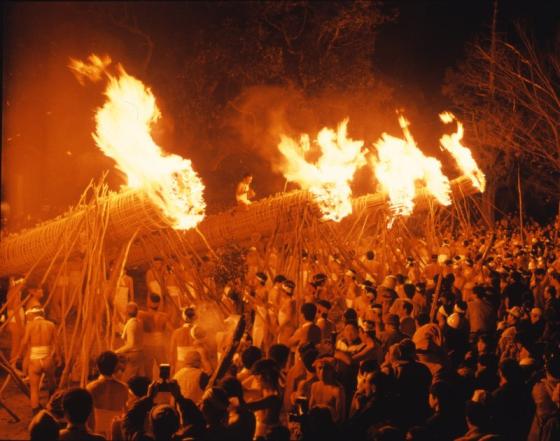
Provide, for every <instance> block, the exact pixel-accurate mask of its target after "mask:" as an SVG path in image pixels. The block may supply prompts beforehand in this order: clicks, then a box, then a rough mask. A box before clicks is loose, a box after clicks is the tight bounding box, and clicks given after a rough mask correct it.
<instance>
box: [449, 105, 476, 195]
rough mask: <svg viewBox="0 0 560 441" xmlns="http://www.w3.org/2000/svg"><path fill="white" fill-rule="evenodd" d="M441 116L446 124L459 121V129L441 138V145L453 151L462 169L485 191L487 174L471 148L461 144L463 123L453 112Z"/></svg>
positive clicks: (474, 183)
mask: <svg viewBox="0 0 560 441" xmlns="http://www.w3.org/2000/svg"><path fill="white" fill-rule="evenodd" d="M439 117H440V119H441V120H442V121H443V122H444V123H445V124H449V123H451V122H453V121H456V122H457V131H456V132H455V133H453V134H451V135H443V136H442V137H441V139H440V140H439V143H440V145H441V147H442V148H443V149H445V150H447V151H448V152H449V153H451V155H452V156H453V158H455V161H456V162H457V165H458V166H459V168H460V169H461V171H462V172H463V173H464V174H465V175H466V176H467V177H468V178H469V179H470V180H471V182H472V184H473V185H474V186H475V187H476V188H478V189H479V190H480V192H481V193H484V190H485V188H486V176H485V175H484V173H483V172H482V170H480V168H479V167H478V165H477V164H476V161H475V160H474V158H473V157H472V152H471V151H470V149H469V148H468V147H465V146H464V145H463V144H461V140H462V139H463V134H464V129H463V124H462V123H461V121H459V120H458V119H457V118H456V117H455V115H453V114H452V113H451V112H443V113H441V114H440V115H439Z"/></svg>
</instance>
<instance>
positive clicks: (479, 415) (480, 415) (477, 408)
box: [465, 400, 491, 432]
mask: <svg viewBox="0 0 560 441" xmlns="http://www.w3.org/2000/svg"><path fill="white" fill-rule="evenodd" d="M465 418H466V420H467V425H468V427H469V429H472V428H475V427H476V428H477V429H478V430H479V431H480V432H485V431H486V430H488V428H489V427H490V423H491V422H490V413H489V411H488V408H487V406H486V405H485V404H484V403H480V402H477V401H470V400H469V401H467V405H466V408H465Z"/></svg>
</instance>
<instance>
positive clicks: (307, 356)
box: [11, 218, 560, 441]
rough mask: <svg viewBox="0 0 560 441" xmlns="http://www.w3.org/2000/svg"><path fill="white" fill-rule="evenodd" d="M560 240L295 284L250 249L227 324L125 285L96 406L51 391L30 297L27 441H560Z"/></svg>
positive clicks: (508, 240) (438, 254)
mask: <svg viewBox="0 0 560 441" xmlns="http://www.w3.org/2000/svg"><path fill="white" fill-rule="evenodd" d="M559 227H560V218H559V219H558V220H557V221H556V222H553V223H551V224H549V225H547V226H541V225H538V224H536V223H531V224H529V225H525V226H524V228H523V230H522V231H521V230H520V229H519V225H516V224H515V223H514V222H513V221H511V219H504V220H502V221H501V222H499V223H497V224H496V226H495V227H494V228H493V229H492V230H490V229H488V228H486V227H482V226H479V227H473V228H471V229H469V232H468V233H465V232H462V233H456V234H452V233H449V234H448V235H446V236H444V239H443V240H442V242H441V244H440V246H439V247H437V248H436V249H432V250H428V248H427V247H426V249H424V250H422V252H418V253H416V258H414V257H412V256H402V261H401V263H399V264H398V265H397V264H396V263H395V261H394V260H390V259H386V258H382V251H381V247H380V246H378V243H377V242H371V243H367V244H365V245H364V249H363V250H362V249H360V250H356V251H355V254H354V255H353V256H352V259H350V260H348V259H347V258H345V257H343V256H339V255H336V254H333V255H330V256H329V258H328V262H326V263H325V262H324V261H321V262H319V259H318V258H317V257H316V256H315V255H313V253H312V252H309V253H308V252H304V255H303V256H302V257H301V261H302V264H301V266H300V272H299V273H298V274H297V275H294V274H291V278H290V277H288V275H287V274H281V273H280V272H279V271H276V266H275V259H274V258H270V256H267V257H266V258H265V257H264V256H263V254H262V253H261V252H260V251H259V250H258V249H257V248H251V249H250V250H249V252H248V254H247V256H246V265H247V271H246V273H245V276H244V278H243V280H237V281H233V282H232V283H229V284H227V285H226V286H225V287H224V286H219V287H217V286H216V285H214V288H215V289H218V288H219V290H220V295H219V296H221V298H220V299H219V302H217V303H219V308H214V309H211V308H208V307H205V306H204V305H203V304H202V302H201V303H200V304H199V303H196V302H194V303H189V302H188V301H186V300H185V298H186V297H185V293H184V292H182V291H183V290H184V287H185V286H188V287H189V288H188V289H189V290H190V291H192V292H190V293H189V296H188V298H189V299H190V300H191V301H192V299H193V298H195V299H196V298H198V299H202V297H203V296H202V295H201V294H200V293H199V294H198V295H197V293H196V292H194V291H196V290H195V289H194V288H193V286H194V284H189V283H187V284H185V283H178V281H177V278H180V277H181V275H180V273H179V271H178V269H177V268H176V271H170V270H169V268H171V267H172V266H173V262H165V261H164V259H161V258H156V259H155V260H154V262H153V263H152V266H151V268H150V269H149V270H148V272H147V273H146V275H145V285H146V287H147V298H146V305H145V307H144V305H141V306H139V304H140V303H141V302H135V301H134V294H133V291H134V286H133V285H134V284H133V283H132V279H130V278H127V277H128V276H126V275H123V276H122V279H121V281H119V282H118V283H117V291H116V293H114V295H113V296H112V297H111V299H112V300H111V301H112V305H113V308H115V311H116V313H115V316H116V317H117V319H118V321H119V325H120V326H119V327H118V332H119V336H120V339H119V340H117V341H119V342H120V343H119V345H117V346H116V347H114V348H110V349H111V350H107V351H105V352H102V353H101V354H99V355H98V357H97V363H96V374H95V375H96V376H95V378H91V381H90V382H89V383H88V384H87V385H86V386H85V387H84V388H77V387H76V388H69V389H61V390H57V389H56V387H54V386H53V385H55V384H56V382H55V378H54V376H55V373H54V367H55V364H56V346H57V342H56V332H55V325H54V324H53V323H52V322H51V321H50V320H49V319H48V313H47V312H45V310H44V309H43V308H42V306H41V291H40V289H39V288H37V287H32V288H31V293H32V294H33V293H34V294H33V295H31V296H30V297H29V298H30V299H32V300H33V299H35V300H34V301H33V303H32V304H31V303H28V304H27V305H26V306H25V308H24V311H23V313H22V314H23V316H22V317H20V319H22V320H25V321H26V322H27V324H26V328H25V332H24V334H23V338H21V341H20V342H19V341H18V344H17V350H15V351H12V354H11V361H12V363H13V364H14V365H17V366H18V368H20V367H21V369H24V370H25V371H26V372H27V375H28V377H29V382H30V388H31V406H32V408H33V413H34V417H33V420H32V422H31V424H30V427H29V433H30V437H31V439H50V440H54V439H61V440H102V439H114V440H135V441H140V440H156V441H168V440H185V439H193V440H252V439H258V440H270V441H273V440H290V439H303V440H320V439H325V440H330V439H332V440H337V439H343V438H347V439H356V440H360V439H364V440H461V441H475V440H508V441H509V440H527V439H528V440H531V441H537V440H539V441H545V440H547V441H548V440H549V441H552V440H558V439H560V326H559V325H560V296H559V295H558V292H559V290H560V238H559V237H558V233H557V232H558V228H559ZM208 265H211V262H209V263H208ZM201 271H202V270H201ZM33 289H35V291H33ZM15 315H17V313H16V314H15ZM177 322H180V323H177ZM243 324H244V325H245V326H244V327H243V326H242V325H243ZM240 331H243V332H242V334H240V335H239V336H236V334H237V332H240ZM107 349H109V348H107ZM20 360H21V361H22V362H23V365H22V366H20V365H19V361H20ZM42 377H44V378H45V380H46V381H41V378H42ZM42 383H45V385H46V388H47V389H48V392H49V399H48V402H46V403H43V405H44V408H43V406H42V405H41V403H40V397H41V394H40V388H41V384H42Z"/></svg>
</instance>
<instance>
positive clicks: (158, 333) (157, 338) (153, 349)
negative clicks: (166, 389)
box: [138, 293, 172, 378]
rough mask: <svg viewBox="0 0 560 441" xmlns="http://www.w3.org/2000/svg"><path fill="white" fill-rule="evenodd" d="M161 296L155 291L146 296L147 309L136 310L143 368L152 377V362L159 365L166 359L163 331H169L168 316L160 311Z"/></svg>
mask: <svg viewBox="0 0 560 441" xmlns="http://www.w3.org/2000/svg"><path fill="white" fill-rule="evenodd" d="M160 304H161V297H160V296H159V295H157V294H155V293H151V294H150V295H149V296H148V309H147V310H145V311H139V312H138V319H139V320H140V321H141V322H142V326H143V331H144V341H143V343H144V355H145V358H144V363H145V364H144V370H145V375H146V376H147V377H149V378H153V375H154V363H156V365H158V366H159V364H160V363H164V362H165V360H166V359H167V350H166V347H167V344H166V336H165V331H166V330H169V331H171V330H172V328H171V324H170V322H169V316H168V314H166V313H165V312H160Z"/></svg>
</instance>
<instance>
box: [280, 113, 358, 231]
mask: <svg viewBox="0 0 560 441" xmlns="http://www.w3.org/2000/svg"><path fill="white" fill-rule="evenodd" d="M347 128H348V120H347V119H346V120H344V121H343V122H341V123H340V124H339V125H338V127H337V130H336V131H334V130H332V129H329V128H326V127H325V128H323V129H322V130H321V131H320V132H319V134H318V135H317V139H316V140H315V141H313V143H311V141H310V139H309V136H308V135H302V136H301V138H300V140H299V142H297V141H294V140H293V139H291V138H290V137H288V136H285V135H282V136H281V140H280V144H279V145H278V149H279V150H280V152H281V153H282V154H283V155H284V158H285V161H284V163H283V164H282V165H281V166H280V169H281V171H282V173H283V174H284V176H285V177H286V179H288V180H289V181H292V182H296V183H297V184H299V186H300V187H301V188H303V189H305V190H308V191H309V192H310V193H311V194H312V195H313V196H314V198H315V201H316V202H317V205H318V206H319V208H320V209H321V213H322V219H323V220H332V221H335V222H339V221H340V220H342V219H343V218H344V217H346V216H348V215H349V214H350V213H352V203H351V196H352V190H351V188H350V183H351V182H352V179H353V177H354V173H355V172H356V170H357V169H358V168H359V167H361V166H362V165H364V164H366V160H365V155H364V152H363V150H362V148H363V145H364V142H363V141H354V140H352V139H350V138H348V133H347ZM313 153H319V154H320V156H319V157H318V159H317V160H316V161H314V162H312V161H310V160H308V159H307V157H306V156H309V155H310V154H313Z"/></svg>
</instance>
